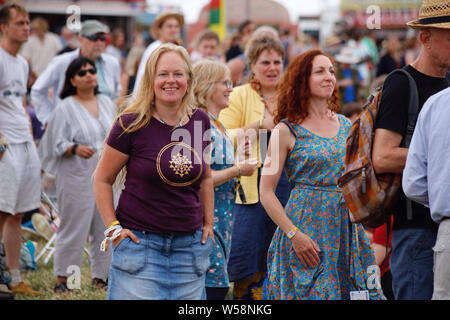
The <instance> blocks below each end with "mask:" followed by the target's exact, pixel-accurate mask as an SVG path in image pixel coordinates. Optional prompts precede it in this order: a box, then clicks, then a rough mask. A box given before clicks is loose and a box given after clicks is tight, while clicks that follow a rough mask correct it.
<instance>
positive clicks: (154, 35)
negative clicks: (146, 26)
mask: <svg viewBox="0 0 450 320" xmlns="http://www.w3.org/2000/svg"><path fill="white" fill-rule="evenodd" d="M169 18H175V19H177V20H178V23H179V24H180V27H182V26H183V24H184V18H183V16H182V15H181V14H179V13H175V12H163V13H161V14H160V15H159V16H157V17H156V19H155V22H153V24H152V26H151V27H150V35H151V36H152V38H153V39H158V38H159V36H158V30H159V28H160V27H161V25H162V24H163V23H164V21H166V20H167V19H169Z"/></svg>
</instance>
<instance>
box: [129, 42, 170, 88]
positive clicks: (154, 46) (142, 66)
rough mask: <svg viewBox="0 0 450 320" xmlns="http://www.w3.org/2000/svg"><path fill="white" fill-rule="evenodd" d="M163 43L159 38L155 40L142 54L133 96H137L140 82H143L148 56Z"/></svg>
mask: <svg viewBox="0 0 450 320" xmlns="http://www.w3.org/2000/svg"><path fill="white" fill-rule="evenodd" d="M162 44H163V43H162V42H161V41H159V40H155V41H153V42H152V43H150V45H149V46H148V47H147V49H145V51H144V53H143V54H142V57H141V61H140V62H139V68H138V71H137V73H136V80H135V82H134V89H133V96H136V93H137V89H138V88H139V83H140V82H141V79H142V76H143V75H144V71H145V64H146V63H147V60H148V57H150V55H151V54H152V52H153V51H155V50H156V49H157V48H158V47H159V46H161V45H162Z"/></svg>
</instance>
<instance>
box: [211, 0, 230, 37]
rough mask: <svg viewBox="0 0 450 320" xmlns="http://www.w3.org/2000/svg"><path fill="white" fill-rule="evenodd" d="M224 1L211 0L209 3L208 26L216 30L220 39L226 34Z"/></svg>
mask: <svg viewBox="0 0 450 320" xmlns="http://www.w3.org/2000/svg"><path fill="white" fill-rule="evenodd" d="M225 1H226V0H211V3H210V5H209V25H208V28H209V29H211V30H214V31H215V32H217V34H218V35H219V38H220V40H223V39H224V38H225V36H226V34H227V22H226V15H225Z"/></svg>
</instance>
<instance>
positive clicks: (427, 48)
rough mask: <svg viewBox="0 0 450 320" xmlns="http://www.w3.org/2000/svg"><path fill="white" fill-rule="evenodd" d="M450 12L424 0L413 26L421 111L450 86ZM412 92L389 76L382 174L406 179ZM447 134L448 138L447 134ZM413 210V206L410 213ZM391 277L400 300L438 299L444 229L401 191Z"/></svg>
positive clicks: (435, 0)
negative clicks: (436, 253)
mask: <svg viewBox="0 0 450 320" xmlns="http://www.w3.org/2000/svg"><path fill="white" fill-rule="evenodd" d="M449 18H450V7H449V6H448V1H447V0H424V1H423V3H422V6H421V8H420V13H419V19H418V20H415V21H411V22H408V26H409V27H411V28H414V29H419V30H420V31H419V35H418V38H419V41H420V42H421V44H422V50H421V52H420V54H419V56H418V57H417V59H416V60H415V61H414V62H413V63H411V64H410V65H408V66H406V67H404V70H406V71H407V72H408V73H409V74H410V75H411V76H412V78H413V79H414V82H415V84H416V87H417V91H418V109H419V111H420V109H421V108H422V106H423V104H424V103H425V101H426V100H427V99H428V98H429V97H430V96H432V95H434V94H436V93H437V92H439V91H441V90H443V89H445V88H446V87H448V86H449V84H448V82H447V81H446V79H445V73H446V71H447V70H449V69H450V45H449V41H448V39H449V37H450V23H449ZM410 90H413V89H411V86H410V84H409V83H408V78H407V77H405V76H404V75H402V74H400V73H396V74H393V75H391V76H389V77H388V78H387V79H386V80H385V82H384V86H383V91H382V94H381V101H380V107H379V112H378V115H377V118H376V122H375V126H374V128H375V135H374V139H373V145H372V162H373V168H374V170H375V172H376V174H385V173H391V174H401V173H402V172H403V169H404V167H405V162H406V156H407V154H408V148H404V147H400V146H401V145H402V142H403V139H404V138H405V136H406V135H407V126H408V107H409V96H410ZM442 134H446V133H445V132H442ZM408 206H410V207H409V208H408ZM392 211H393V215H394V226H393V232H392V254H391V272H392V286H393V291H394V295H395V298H396V299H397V300H414V299H421V300H429V299H431V297H432V294H433V249H432V248H433V246H434V245H435V242H436V236H437V228H438V225H437V224H436V223H435V222H434V221H433V220H432V219H431V216H430V210H429V209H428V208H427V207H425V206H423V205H422V204H419V203H417V202H414V201H410V202H408V201H407V198H406V196H405V194H404V192H403V190H400V193H399V196H398V199H397V203H396V205H395V206H394V208H393V210H392Z"/></svg>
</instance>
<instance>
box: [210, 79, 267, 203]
mask: <svg viewBox="0 0 450 320" xmlns="http://www.w3.org/2000/svg"><path fill="white" fill-rule="evenodd" d="M229 101H230V105H229V107H228V108H225V109H223V110H222V111H221V112H220V114H219V120H220V122H222V124H223V125H224V126H225V128H226V129H227V131H228V134H229V135H230V137H231V139H232V140H233V142H234V146H235V149H236V147H237V133H238V130H236V129H239V128H242V127H245V126H247V125H249V124H251V123H255V122H257V121H260V120H262V118H263V116H264V103H263V101H262V98H261V97H260V96H259V94H258V93H257V92H256V91H255V90H253V89H252V88H251V86H250V84H244V85H242V86H239V87H235V88H234V89H233V91H232V92H231V93H230V99H229ZM255 157H256V158H257V159H258V168H259V167H260V166H261V155H260V150H259V136H258V139H257V142H256V143H253V144H252V150H251V155H250V158H255ZM236 160H237V161H239V159H237V158H236ZM241 184H242V188H243V189H244V192H245V196H246V198H247V202H246V204H254V203H257V202H258V201H259V192H258V170H255V172H253V175H251V176H248V177H241ZM236 203H239V204H242V202H241V199H240V197H239V193H237V192H236Z"/></svg>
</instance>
